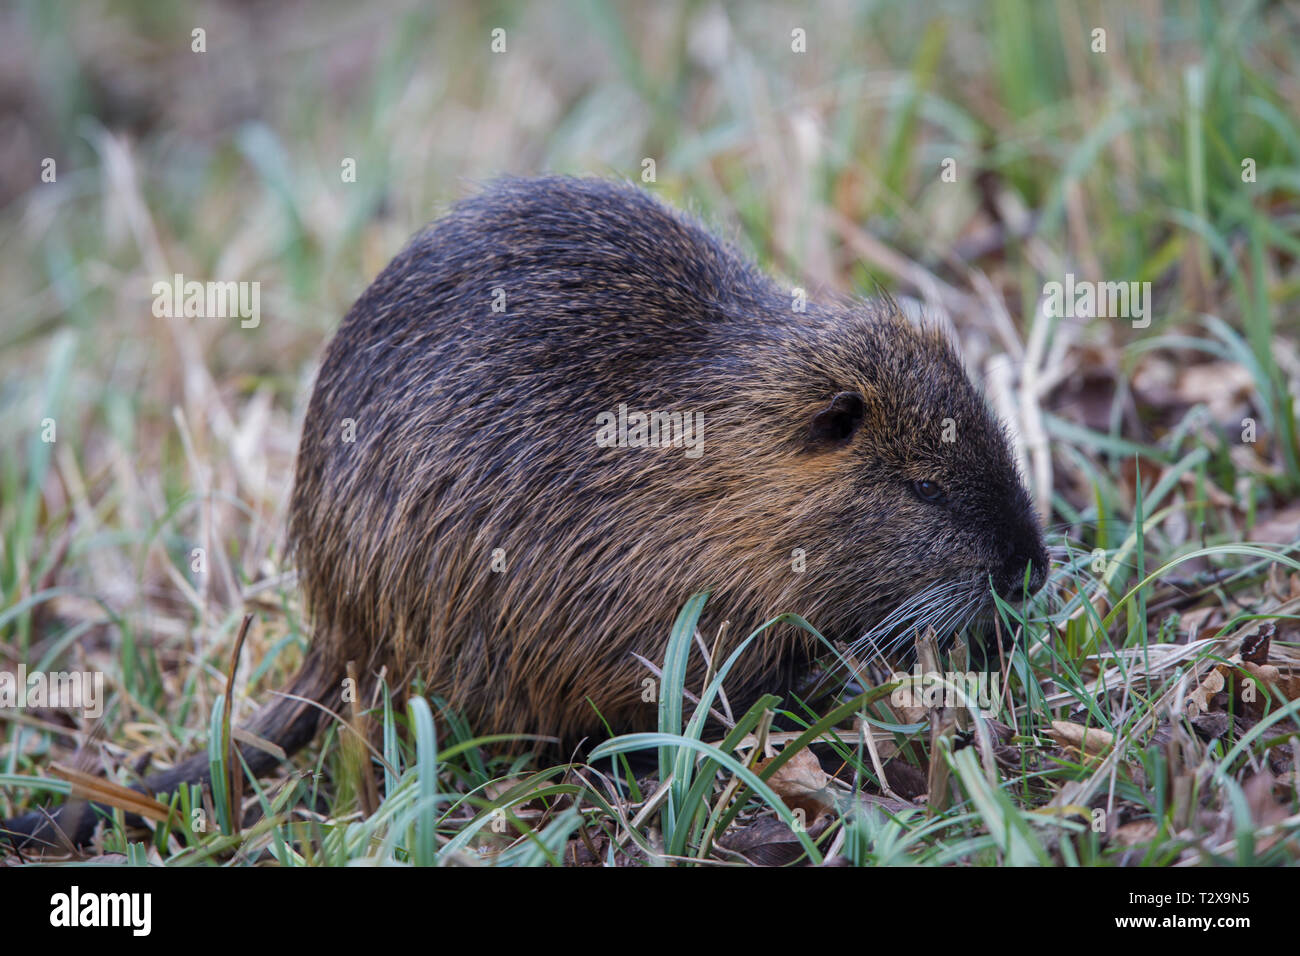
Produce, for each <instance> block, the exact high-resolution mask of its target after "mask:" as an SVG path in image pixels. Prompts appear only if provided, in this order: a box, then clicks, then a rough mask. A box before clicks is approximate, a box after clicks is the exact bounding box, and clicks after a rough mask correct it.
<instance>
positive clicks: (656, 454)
mask: <svg viewBox="0 0 1300 956" xmlns="http://www.w3.org/2000/svg"><path fill="white" fill-rule="evenodd" d="M798 302H799V300H798V299H797V298H796V296H794V295H793V294H792V292H791V290H789V289H784V288H782V287H780V286H778V285H777V284H776V283H775V282H773V281H772V280H771V279H769V278H768V277H766V276H765V275H764V274H763V273H761V272H759V271H758V270H757V269H756V268H755V267H754V266H752V265H751V264H750V263H748V262H747V261H746V260H745V259H743V258H742V257H741V256H739V255H738V254H737V253H736V252H735V251H733V250H732V249H730V248H728V247H727V246H725V245H723V244H722V243H720V242H718V241H717V240H716V239H715V238H713V236H712V235H710V234H709V232H707V231H706V230H705V229H704V228H702V227H701V226H700V225H699V224H698V223H696V222H694V221H693V220H691V219H689V218H687V217H685V216H683V215H680V214H678V213H676V212H674V211H672V210H670V209H669V208H668V207H667V206H665V205H664V204H662V203H660V202H659V201H658V200H656V199H655V198H653V197H652V196H651V195H649V194H648V193H646V192H643V191H642V190H640V189H638V188H636V187H633V186H628V185H621V184H616V183H610V182H606V181H601V180H594V179H569V178H545V179H508V180H503V181H500V182H498V183H495V184H493V185H492V186H490V187H489V188H487V189H486V190H484V191H483V192H482V193H480V194H479V195H477V196H475V197H473V198H471V199H468V200H466V201H464V202H461V203H459V204H458V205H456V206H455V207H454V208H453V209H452V211H451V212H450V213H449V214H448V215H447V216H445V217H444V218H442V219H440V220H439V221H437V222H435V223H434V224H433V225H432V226H430V227H429V228H427V229H426V230H424V231H423V232H421V233H419V234H418V235H416V236H415V237H414V239H412V240H411V242H410V243H409V244H408V245H407V246H406V248H405V249H403V250H402V252H401V253H399V254H398V256H397V257H396V258H395V259H394V260H393V261H392V262H391V263H390V264H389V265H388V266H387V267H386V268H385V269H384V270H383V272H382V273H381V274H380V275H379V277H378V278H376V279H375V281H374V282H373V284H371V286H370V287H369V288H368V289H367V290H366V292H365V293H364V294H363V295H362V296H361V298H360V299H358V300H357V302H356V304H355V305H353V307H352V309H351V310H350V311H349V312H348V314H347V316H346V318H345V319H344V320H343V323H342V325H341V326H340V328H339V330H338V333H337V334H336V335H335V337H334V339H333V340H332V341H331V342H330V344H329V347H328V349H327V350H326V353H325V358H324V362H323V365H322V367H321V370H320V373H319V376H318V378H317V381H316V385H315V390H314V392H313V394H312V398H311V403H310V406H309V408H308V410H307V415H306V420H305V422H304V425H303V434H302V442H301V445H300V447H299V453H298V462H297V474H296V480H295V484H294V489H293V497H292V501H291V506H290V519H289V527H288V535H289V542H290V545H291V549H292V554H293V558H294V561H295V563H296V565H297V567H298V570H299V581H300V583H301V586H302V589H303V593H304V596H305V598H306V602H307V605H308V608H309V611H310V616H311V621H312V623H313V626H314V632H315V633H314V636H313V639H312V645H311V649H310V651H309V653H308V655H307V659H306V661H305V662H304V664H303V667H302V669H301V671H300V672H299V674H298V676H297V677H296V678H295V680H294V682H293V684H292V686H291V687H290V688H289V690H290V694H291V696H282V697H280V698H279V699H277V700H276V701H275V702H274V703H272V704H270V705H269V706H267V707H266V708H265V709H263V710H262V711H260V712H259V713H258V714H257V716H256V717H255V718H254V720H253V721H252V723H251V730H252V731H253V732H254V733H255V734H258V735H260V736H262V737H265V738H267V739H269V740H270V741H272V742H273V743H275V744H278V745H279V747H280V748H282V749H283V751H284V752H286V753H292V752H293V751H294V750H296V749H297V748H299V747H301V746H302V745H303V744H304V743H306V742H307V741H308V740H310V739H311V737H312V736H313V734H314V733H315V732H316V731H317V729H318V726H319V724H320V722H321V717H320V710H319V709H318V708H317V707H315V706H313V702H318V703H320V704H322V705H324V706H325V707H327V708H329V709H331V710H334V711H338V710H341V709H342V708H341V707H340V701H341V699H342V698H341V694H340V691H341V687H342V683H343V678H344V675H345V674H346V673H347V666H348V664H349V662H355V664H356V665H357V667H358V670H359V672H360V673H361V675H362V676H363V679H365V680H367V681H370V682H372V686H373V680H374V677H375V675H376V674H378V673H379V672H380V671H381V669H384V671H385V673H386V675H387V680H388V682H389V684H390V686H394V687H396V688H397V689H398V690H399V691H400V690H404V689H405V688H406V687H407V686H409V683H410V681H411V680H412V679H413V678H414V677H415V676H416V675H421V676H422V677H423V678H424V681H425V686H426V687H427V689H428V690H429V691H430V692H431V693H433V694H435V695H437V696H438V697H440V698H441V699H442V700H444V701H445V702H446V704H447V705H448V706H450V707H451V708H452V709H454V710H455V711H457V712H458V713H459V714H461V715H462V716H463V717H464V718H465V720H466V722H467V723H468V725H469V727H470V728H471V730H472V731H473V732H474V733H475V734H478V735H486V734H508V735H520V738H521V739H520V740H518V741H517V743H516V749H522V748H524V747H527V746H531V745H532V744H531V741H530V740H528V739H524V735H533V736H541V737H546V738H550V739H552V740H554V741H556V742H558V743H559V744H560V745H561V746H562V747H565V748H568V747H571V746H573V745H575V744H578V743H580V742H581V741H583V740H584V739H590V738H592V737H598V736H602V735H603V734H604V733H605V728H606V727H607V726H608V727H609V728H610V729H612V730H614V731H616V732H617V731H627V730H638V729H642V730H644V729H652V728H653V727H654V726H655V710H656V705H655V703H654V702H653V701H649V700H647V699H645V698H646V696H648V695H646V694H645V690H646V688H645V684H644V681H645V679H646V678H647V677H648V676H649V672H648V671H647V670H646V667H645V665H644V663H643V661H642V659H645V660H647V661H651V662H658V661H660V660H662V657H663V652H664V649H665V645H666V643H667V640H668V635H669V633H670V630H671V627H672V624H673V621H674V619H675V618H676V616H677V614H678V612H679V609H680V608H681V607H682V605H683V604H684V603H685V602H686V600H687V599H688V597H689V596H690V595H691V594H692V593H694V592H697V591H702V590H708V591H710V592H711V596H710V599H709V601H708V604H707V606H706V608H705V613H704V616H703V618H702V619H701V630H702V631H703V632H704V634H705V635H707V638H708V641H709V643H710V644H711V643H712V642H713V639H714V636H715V635H716V634H718V633H719V631H721V632H722V633H723V638H722V640H721V641H720V643H719V646H718V649H717V651H716V654H715V660H717V661H721V660H723V659H725V657H726V656H727V655H728V654H729V653H730V652H731V650H732V649H733V648H734V647H736V646H737V644H738V643H739V642H740V641H742V640H744V639H745V638H746V637H748V636H749V634H750V633H751V632H753V631H754V630H755V629H756V628H757V627H759V625H761V624H763V623H764V622H766V621H768V620H770V619H771V618H773V617H775V616H777V615H779V614H781V613H783V612H793V613H796V614H798V615H801V616H802V617H803V618H805V619H806V620H808V621H810V622H812V624H814V625H815V626H816V627H817V628H818V629H819V630H820V632H821V633H822V634H823V635H824V636H825V637H826V638H828V639H829V640H831V641H841V642H847V643H850V644H855V643H856V645H857V646H858V647H860V648H870V649H875V650H877V651H879V650H882V649H883V648H885V647H887V646H889V645H891V644H892V643H894V642H897V641H899V640H905V639H907V638H908V637H910V636H911V635H913V634H915V633H916V632H918V631H922V630H924V629H926V628H929V627H933V628H934V629H935V630H936V631H938V632H940V633H941V634H946V633H951V632H954V631H956V630H958V629H959V628H960V627H962V626H963V625H964V624H965V623H967V622H969V621H971V620H973V619H975V618H978V617H981V616H986V615H988V613H989V612H990V610H991V609H992V606H993V601H992V593H991V588H996V589H997V590H998V591H999V592H1000V593H1002V594H1003V595H1005V596H1007V597H1009V598H1014V597H1016V596H1019V595H1022V594H1023V593H1024V591H1025V590H1026V586H1027V589H1028V591H1030V592H1032V591H1035V590H1037V589H1038V588H1039V587H1040V586H1041V584H1042V582H1043V578H1044V576H1045V573H1046V564H1047V561H1046V556H1045V553H1044V550H1043V545H1042V539H1041V535H1040V532H1039V528H1038V524H1037V521H1036V518H1035V515H1034V511H1033V509H1032V507H1031V504H1030V501H1029V498H1028V496H1027V495H1026V493H1025V491H1024V489H1023V487H1022V486H1021V483H1020V480H1019V476H1018V475H1017V473H1016V470H1015V468H1014V466H1013V464H1012V458H1011V455H1010V453H1009V450H1008V445H1007V441H1006V438H1005V436H1004V434H1003V431H1002V429H1001V427H1000V426H999V425H998V423H997V422H996V421H995V420H994V419H993V418H992V416H991V415H990V413H989V411H988V409H987V407H986V406H985V404H984V402H983V400H982V398H981V397H980V396H979V394H978V393H977V392H976V391H975V389H974V388H973V386H972V385H971V383H970V382H969V380H968V379H967V377H966V375H965V372H964V370H963V368H962V364H961V362H960V360H959V358H958V356H957V355H956V353H955V352H954V351H953V348H952V346H951V345H950V344H949V342H948V341H947V339H946V338H945V337H944V336H943V335H942V334H940V333H939V332H938V331H936V330H934V329H928V328H924V327H920V326H917V325H913V324H912V323H910V322H909V321H907V320H906V319H905V318H903V317H902V316H900V315H899V314H898V313H897V311H896V309H895V308H894V307H893V305H892V303H890V302H889V301H888V300H874V301H870V302H859V303H822V304H818V303H814V302H808V303H807V304H806V308H803V309H800V308H796V304H797V303H798ZM663 414H666V415H668V416H670V417H669V419H667V420H669V421H672V420H673V419H672V418H671V416H673V415H678V416H681V417H680V418H678V419H676V420H677V421H681V422H686V421H690V422H692V423H695V424H696V425H697V426H698V425H699V423H700V422H702V429H699V428H698V427H697V430H696V431H694V432H693V433H692V435H691V438H692V441H691V443H690V444H691V447H690V448H689V450H687V449H685V448H683V447H682V442H680V441H679V442H676V443H669V444H668V446H667V447H625V446H627V445H638V446H642V445H644V442H633V441H624V442H622V443H617V442H616V443H613V444H611V443H610V442H609V441H603V440H602V435H603V436H604V437H606V438H607V437H608V422H609V421H610V419H611V418H614V417H617V418H618V420H619V421H620V430H619V433H620V436H621V437H624V438H626V437H628V435H629V433H630V434H633V435H639V436H640V437H645V436H644V433H643V432H642V431H640V430H638V429H637V428H632V427H628V428H623V426H624V425H625V424H627V423H629V422H633V421H634V420H635V416H637V415H645V416H655V415H663ZM678 437H681V436H678ZM661 446H662V443H661ZM724 621H725V622H727V624H726V627H725V628H724V627H723V622H724ZM817 650H818V649H817V648H816V647H814V646H813V642H812V638H810V637H809V635H808V634H807V633H806V632H805V631H802V630H799V629H797V628H795V627H793V626H790V625H785V624H781V625H778V626H774V627H771V628H769V629H767V630H766V631H764V632H763V634H762V636H761V637H759V638H758V639H757V640H756V641H755V642H754V643H753V644H752V645H750V646H749V647H748V648H747V650H746V651H745V652H744V653H743V655H742V656H741V657H740V659H739V661H738V663H737V664H736V665H735V667H734V668H733V670H732V671H731V673H730V674H729V675H728V678H727V680H726V682H725V685H724V686H725V689H726V692H727V695H728V697H729V699H730V701H731V703H732V707H733V711H735V712H739V711H740V710H741V709H743V708H745V707H747V706H748V704H749V702H750V701H752V700H753V699H755V698H756V697H757V696H758V695H759V694H761V693H765V692H769V691H775V692H778V693H779V692H782V691H784V690H785V689H787V688H788V687H790V686H791V683H792V681H793V680H794V679H795V678H796V677H797V676H798V675H800V674H801V673H803V672H804V671H805V670H806V668H807V665H808V664H809V662H810V660H811V658H812V657H813V655H814V654H815V653H817ZM705 669H706V664H705V661H704V657H703V655H702V654H695V655H693V656H692V658H691V663H690V666H689V668H688V671H687V677H686V681H687V687H688V689H696V690H698V689H700V688H701V687H702V684H703V678H704V674H705ZM366 689H369V688H363V693H364V691H365V690H366ZM362 699H368V698H364V697H363V698H362ZM240 750H241V753H242V755H243V757H244V760H245V761H246V762H247V764H248V766H249V769H250V770H251V771H252V772H253V773H254V774H261V773H265V772H266V771H268V770H270V769H271V768H272V767H273V766H274V765H275V762H276V758H275V757H274V756H273V755H272V754H273V751H270V750H267V749H265V748H257V747H254V746H251V745H248V744H244V745H241V746H240ZM208 780H209V763H208V760H207V757H206V755H204V754H200V755H197V756H195V757H193V758H191V759H189V760H187V761H184V762H182V763H180V764H178V765H176V766H174V767H172V768H171V769H169V770H166V771H164V772H162V773H160V774H157V775H155V776H152V777H150V778H149V779H147V780H145V781H143V782H142V783H141V784H139V789H141V790H144V791H146V792H150V793H168V792H171V791H173V790H175V788H176V787H177V786H178V785H179V784H181V783H182V782H189V783H200V782H207V781H208ZM95 819H96V815H95V813H93V812H91V810H90V809H88V808H87V807H86V805H84V804H80V805H79V804H77V803H69V804H65V805H64V806H63V807H60V808H59V809H58V810H57V811H55V813H54V814H52V815H50V814H45V813H44V812H41V811H36V812H33V813H29V814H27V815H25V816H23V817H21V818H18V819H16V820H10V821H6V822H5V824H4V825H3V830H5V831H7V832H8V834H9V835H10V836H11V837H13V838H14V839H16V840H17V841H18V842H19V843H20V844H21V843H26V844H28V845H32V844H47V845H48V844H54V843H56V842H58V841H59V840H61V839H62V837H63V836H66V837H67V839H68V840H69V841H71V842H72V843H77V844H80V843H84V842H86V841H87V840H88V839H89V838H90V835H91V832H92V830H93V825H94V822H95ZM128 819H130V818H129V817H128Z"/></svg>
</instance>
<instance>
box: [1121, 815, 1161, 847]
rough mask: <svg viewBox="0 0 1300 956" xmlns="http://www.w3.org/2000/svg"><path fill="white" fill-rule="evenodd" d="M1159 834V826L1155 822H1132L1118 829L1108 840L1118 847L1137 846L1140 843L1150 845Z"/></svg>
mask: <svg viewBox="0 0 1300 956" xmlns="http://www.w3.org/2000/svg"><path fill="white" fill-rule="evenodd" d="M1159 832H1160V824H1158V823H1156V821H1155V820H1134V821H1133V822H1132V823H1125V824H1124V825H1123V826H1121V827H1118V828H1117V829H1116V830H1115V832H1114V833H1113V834H1111V838H1110V839H1111V842H1112V843H1118V844H1119V845H1120V846H1137V845H1138V844H1140V843H1150V842H1151V841H1152V840H1154V839H1155V838H1156V835H1157V834H1158V833H1159Z"/></svg>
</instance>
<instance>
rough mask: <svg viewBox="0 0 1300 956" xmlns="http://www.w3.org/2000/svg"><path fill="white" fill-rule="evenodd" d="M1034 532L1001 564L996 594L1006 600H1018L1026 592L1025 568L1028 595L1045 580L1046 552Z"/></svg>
mask: <svg viewBox="0 0 1300 956" xmlns="http://www.w3.org/2000/svg"><path fill="white" fill-rule="evenodd" d="M1037 539H1038V535H1037V534H1035V535H1034V536H1033V538H1032V539H1031V540H1030V541H1028V542H1025V543H1024V544H1023V545H1022V546H1021V547H1018V548H1016V549H1015V550H1014V551H1012V553H1011V557H1009V558H1007V560H1006V563H1004V564H1003V565H1002V570H1001V573H1000V574H998V575H997V577H996V584H997V588H998V594H1000V595H1001V596H1002V597H1004V598H1006V599H1008V600H1019V599H1020V597H1021V596H1022V595H1024V594H1025V593H1026V590H1025V568H1026V567H1028V568H1029V569H1030V571H1029V588H1028V596H1031V597H1032V596H1033V595H1035V594H1037V593H1038V591H1039V589H1040V588H1042V586H1043V584H1044V583H1045V582H1046V581H1047V552H1046V551H1045V550H1044V549H1043V545H1042V542H1041V541H1040V540H1037Z"/></svg>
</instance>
